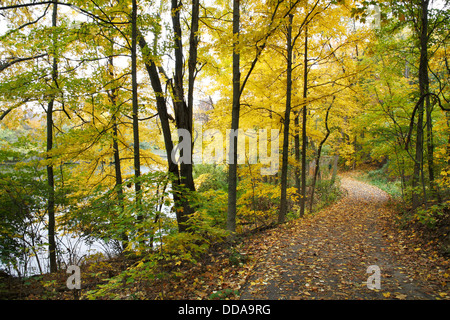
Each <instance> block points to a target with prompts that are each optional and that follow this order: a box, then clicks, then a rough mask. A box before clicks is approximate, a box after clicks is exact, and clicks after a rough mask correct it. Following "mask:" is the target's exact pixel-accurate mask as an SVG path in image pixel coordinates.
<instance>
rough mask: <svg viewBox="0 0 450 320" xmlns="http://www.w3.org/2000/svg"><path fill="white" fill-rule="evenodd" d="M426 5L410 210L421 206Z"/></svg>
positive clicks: (424, 5) (425, 5)
mask: <svg viewBox="0 0 450 320" xmlns="http://www.w3.org/2000/svg"><path fill="white" fill-rule="evenodd" d="M428 4H429V0H422V1H421V10H420V12H421V17H420V20H421V22H420V23H419V26H420V64H419V90H420V100H421V101H420V103H419V105H418V109H417V138H416V152H415V159H414V161H415V163H414V173H413V180H412V187H413V191H412V208H413V210H415V209H417V207H419V205H420V204H421V201H420V199H419V196H420V194H419V192H418V190H417V189H418V186H419V182H420V175H421V172H422V170H423V115H424V104H425V103H424V102H425V99H424V97H425V95H426V94H427V93H428V82H429V80H428V50H427V44H428Z"/></svg>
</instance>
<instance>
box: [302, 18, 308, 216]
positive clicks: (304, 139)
mask: <svg viewBox="0 0 450 320" xmlns="http://www.w3.org/2000/svg"><path fill="white" fill-rule="evenodd" d="M303 64H304V71H303V99H304V105H303V110H302V194H301V201H300V217H303V216H304V214H305V204H306V149H307V137H306V115H307V113H306V111H307V109H306V106H307V105H306V97H307V94H308V24H306V25H305V60H304V63H303Z"/></svg>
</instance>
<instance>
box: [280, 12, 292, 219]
mask: <svg viewBox="0 0 450 320" xmlns="http://www.w3.org/2000/svg"><path fill="white" fill-rule="evenodd" d="M293 17H294V16H293V15H292V14H290V15H289V24H288V29H287V37H286V40H287V42H286V50H287V68H286V76H287V79H286V110H285V113H284V132H283V158H282V165H281V198H280V211H279V214H278V223H283V222H284V221H285V219H286V214H287V195H286V190H287V171H288V157H289V125H290V115H291V95H292V20H293Z"/></svg>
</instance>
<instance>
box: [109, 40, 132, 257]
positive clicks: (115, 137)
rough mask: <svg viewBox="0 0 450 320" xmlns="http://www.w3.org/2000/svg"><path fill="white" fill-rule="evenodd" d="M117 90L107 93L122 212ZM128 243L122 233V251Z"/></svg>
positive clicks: (117, 187)
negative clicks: (110, 108)
mask: <svg viewBox="0 0 450 320" xmlns="http://www.w3.org/2000/svg"><path fill="white" fill-rule="evenodd" d="M112 46H113V45H112V43H111V47H112ZM108 63H109V75H110V77H111V81H113V80H114V63H113V57H112V56H111V57H109V59H108ZM116 92H117V90H116V88H112V89H111V90H110V91H109V92H108V95H109V100H110V102H111V107H112V113H113V115H112V117H111V122H112V125H113V127H112V130H113V157H114V171H115V180H116V182H115V189H116V192H117V204H118V206H119V208H120V210H121V211H122V212H123V211H124V210H125V203H124V194H123V188H122V183H123V180H122V169H121V165H120V152H119V142H118V139H119V133H118V131H119V130H118V127H117V118H116V113H117V112H118V110H117V103H116V102H117V100H116V98H117V93H116ZM127 243H128V236H127V235H126V234H125V233H124V234H123V235H122V249H125V248H126V246H127Z"/></svg>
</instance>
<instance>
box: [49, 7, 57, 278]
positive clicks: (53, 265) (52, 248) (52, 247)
mask: <svg viewBox="0 0 450 320" xmlns="http://www.w3.org/2000/svg"><path fill="white" fill-rule="evenodd" d="M57 18H58V1H57V0H54V2H53V14H52V27H53V28H56V23H57ZM53 32H54V33H53V65H52V80H53V84H54V85H55V87H56V85H57V81H58V59H57V57H56V39H57V37H56V33H55V32H56V31H53ZM54 103H55V98H54V96H52V97H51V99H50V101H49V103H48V107H47V161H48V162H47V181H48V189H49V193H48V202H47V214H48V244H49V245H48V249H49V260H50V272H56V271H57V269H58V266H57V262H56V241H55V175H54V171H53V163H52V155H51V151H52V149H53V106H54Z"/></svg>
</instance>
